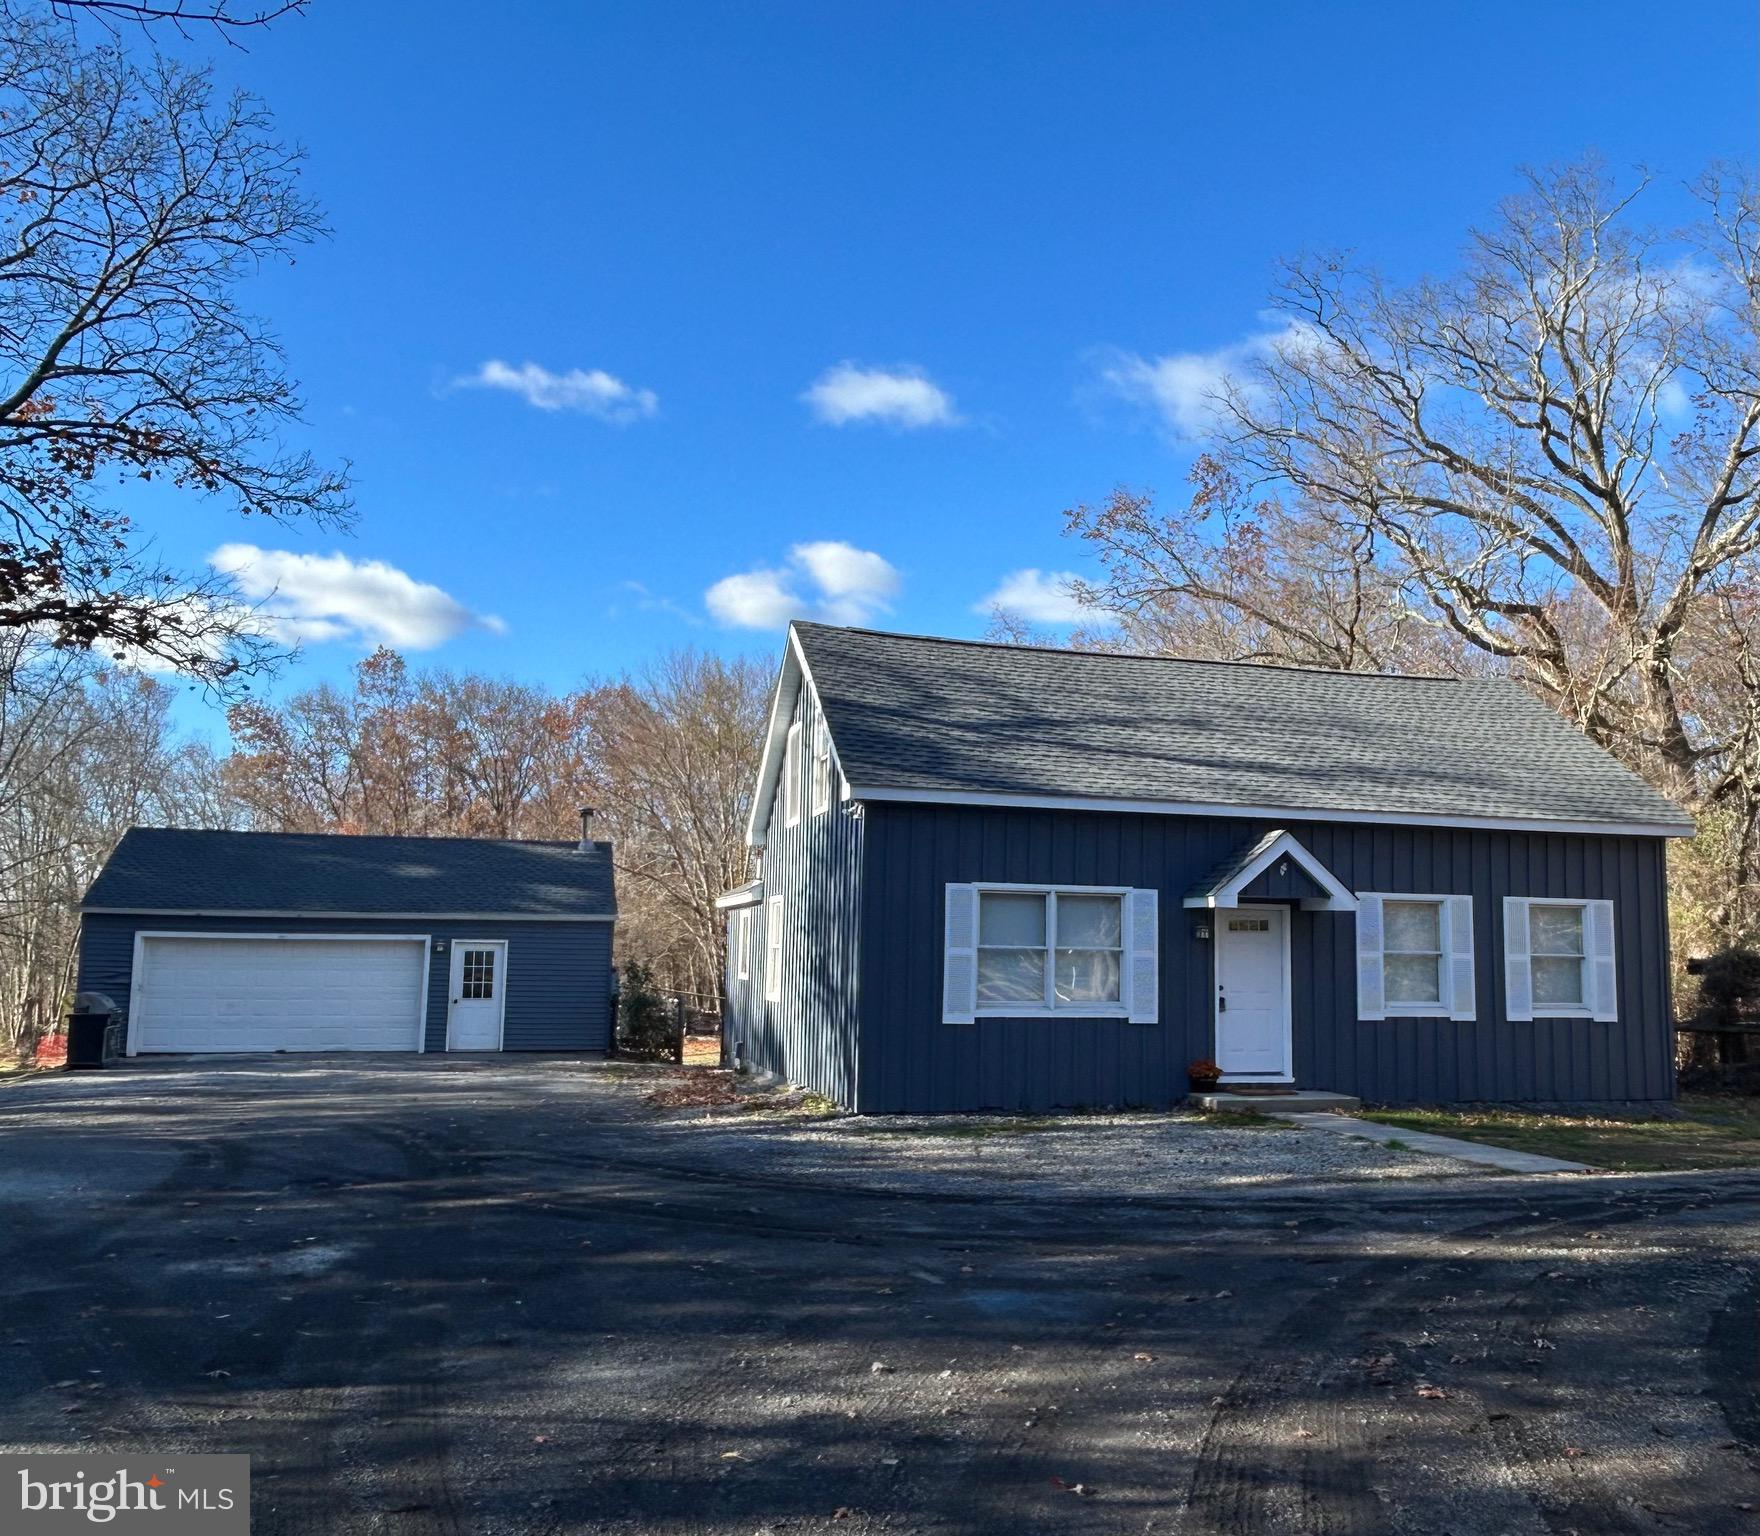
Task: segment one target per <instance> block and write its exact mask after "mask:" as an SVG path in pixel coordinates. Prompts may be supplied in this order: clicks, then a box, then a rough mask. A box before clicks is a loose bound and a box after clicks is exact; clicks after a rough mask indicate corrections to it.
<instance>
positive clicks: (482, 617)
mask: <svg viewBox="0 0 1760 1536" xmlns="http://www.w3.org/2000/svg"><path fill="white" fill-rule="evenodd" d="M208 563H209V564H210V565H211V566H213V567H214V569H215V570H217V571H222V572H224V573H225V574H226V575H229V576H231V577H232V579H233V581H234V582H235V583H236V584H237V586H238V590H239V592H240V593H241V594H242V595H243V596H245V597H247V598H249V599H250V600H252V601H253V602H255V603H258V604H260V610H259V611H260V615H261V618H262V621H263V624H264V628H265V631H266V632H267V633H269V634H272V635H274V636H275V637H276V638H277V639H278V640H282V641H285V642H288V643H290V644H291V643H304V644H309V645H311V644H324V643H327V642H330V641H337V640H346V641H351V642H354V643H356V644H362V645H380V644H384V645H390V646H395V647H397V648H398V649H400V650H409V651H426V650H432V649H433V647H435V646H437V645H439V644H441V643H442V642H443V641H446V640H450V639H452V638H453V637H454V636H455V635H461V634H464V633H465V632H466V631H467V630H472V629H487V630H491V631H493V632H494V633H496V634H500V633H501V632H502V631H504V630H505V629H506V628H507V626H506V625H505V624H504V623H502V621H501V620H500V619H498V618H496V617H494V616H493V615H492V614H483V613H473V612H472V611H471V610H470V609H469V608H467V607H465V605H464V604H463V603H461V602H459V601H458V599H457V598H455V597H453V596H451V595H450V594H449V593H446V592H443V591H442V590H441V589H440V588H439V587H436V586H432V585H430V584H429V583H427V582H425V581H417V580H416V579H415V578H414V577H413V576H410V575H408V574H407V573H405V572H403V571H400V570H398V568H397V567H396V566H394V565H388V564H387V563H386V562H385V561H383V560H351V559H349V557H348V556H347V555H344V554H333V555H302V554H296V553H294V552H293V551H292V550H285V549H259V548H258V547H257V546H256V545H254V544H222V545H221V546H220V547H219V548H218V549H217V550H215V551H214V553H213V554H211V555H210V556H208Z"/></svg>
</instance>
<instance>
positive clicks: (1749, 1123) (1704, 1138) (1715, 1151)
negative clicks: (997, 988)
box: [1361, 1094, 1760, 1173]
mask: <svg viewBox="0 0 1760 1536" xmlns="http://www.w3.org/2000/svg"><path fill="white" fill-rule="evenodd" d="M1677 1108H1678V1110H1679V1114H1678V1116H1673V1117H1664V1116H1655V1117H1652V1118H1640V1117H1633V1118H1631V1119H1616V1118H1613V1117H1609V1116H1599V1115H1543V1114H1526V1113H1523V1112H1521V1111H1519V1110H1501V1109H1474V1110H1443V1109H1371V1110H1364V1111H1362V1113H1361V1118H1362V1119H1364V1120H1378V1121H1380V1122H1381V1124H1383V1125H1396V1126H1399V1127H1400V1128H1401V1129H1403V1130H1408V1131H1431V1132H1434V1133H1435V1134H1436V1135H1438V1136H1458V1137H1459V1138H1460V1139H1461V1140H1462V1141H1482V1142H1487V1143H1489V1144H1490V1145H1492V1146H1497V1147H1512V1148H1514V1149H1515V1150H1516V1151H1518V1152H1538V1153H1540V1154H1542V1155H1543V1156H1546V1157H1562V1158H1568V1159H1570V1160H1571V1161H1573V1162H1578V1163H1588V1164H1589V1165H1590V1167H1592V1168H1606V1169H1610V1170H1612V1171H1615V1172H1623V1173H1665V1172H1669V1171H1671V1170H1675V1169H1690V1168H1750V1167H1760V1099H1749V1098H1725V1097H1720V1096H1717V1095H1713V1094H1686V1095H1683V1096H1682V1097H1681V1099H1680V1102H1679V1104H1678V1105H1677Z"/></svg>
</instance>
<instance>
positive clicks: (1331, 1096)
mask: <svg viewBox="0 0 1760 1536" xmlns="http://www.w3.org/2000/svg"><path fill="white" fill-rule="evenodd" d="M1186 1102H1187V1103H1188V1104H1190V1105H1191V1106H1192V1108H1194V1109H1209V1110H1218V1109H1221V1110H1229V1109H1232V1110H1242V1109H1253V1110H1257V1111H1258V1112H1259V1113H1260V1114H1262V1115H1289V1114H1311V1113H1317V1112H1319V1111H1320V1110H1326V1109H1361V1108H1362V1107H1363V1101H1362V1100H1361V1099H1357V1098H1352V1097H1351V1095H1350V1094H1348V1093H1321V1092H1318V1091H1317V1090H1315V1089H1312V1088H1285V1089H1275V1090H1274V1089H1267V1088H1253V1089H1248V1090H1246V1091H1244V1092H1242V1091H1239V1090H1236V1089H1230V1088H1218V1089H1217V1090H1216V1091H1215V1092H1214V1093H1194V1094H1193V1095H1192V1096H1191V1097H1190V1098H1189V1099H1187V1100H1186Z"/></svg>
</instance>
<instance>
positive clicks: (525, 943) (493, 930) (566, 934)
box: [79, 912, 612, 1051]
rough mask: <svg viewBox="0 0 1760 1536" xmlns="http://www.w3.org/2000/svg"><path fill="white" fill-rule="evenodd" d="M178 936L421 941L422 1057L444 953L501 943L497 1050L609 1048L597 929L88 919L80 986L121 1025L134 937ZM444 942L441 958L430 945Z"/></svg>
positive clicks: (436, 1026) (438, 999)
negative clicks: (469, 943) (114, 1012)
mask: <svg viewBox="0 0 1760 1536" xmlns="http://www.w3.org/2000/svg"><path fill="white" fill-rule="evenodd" d="M142 929H145V930H146V931H148V932H177V933H241V934H248V933H260V934H264V935H268V934H276V933H305V934H320V933H365V934H380V933H383V934H405V935H414V934H426V935H427V936H428V950H429V969H428V996H427V1030H426V1035H425V1039H426V1049H428V1050H430V1051H444V1050H445V1049H446V1013H447V1005H448V1003H449V1001H450V994H449V992H448V987H449V985H450V982H451V970H450V967H451V963H452V945H453V944H454V943H455V942H457V941H458V940H460V939H466V940H468V939H499V940H504V941H505V942H506V944H507V976H506V991H505V994H504V997H505V1006H506V1016H505V1017H506V1023H505V1029H504V1033H503V1042H502V1049H503V1050H507V1051H603V1050H605V1049H607V1048H608V1047H609V1045H610V1043H611V929H612V925H611V924H610V923H606V922H597V923H569V922H557V923H535V922H520V921H519V920H517V919H512V920H507V921H498V922H482V921H477V920H474V919H473V920H470V921H465V922H459V921H456V920H454V919H450V918H448V919H439V918H431V917H407V918H360V919H356V918H324V917H287V918H280V917H278V918H260V917H250V918H245V917H177V916H170V915H165V914H158V913H141V914H138V915H137V914H117V913H106V912H93V913H87V914H86V915H85V916H84V917H83V918H82V920H81V923H80V949H79V988H80V990H81V991H91V992H106V993H108V994H109V995H110V996H111V997H112V998H114V999H115V1001H116V1004H117V1006H118V1007H119V1008H120V1009H121V1010H122V1011H123V1015H124V1016H125V1017H126V1015H127V1011H128V1001H129V992H130V981H131V972H132V969H133V965H134V936H135V934H136V932H138V931H140V930H142ZM439 939H444V940H445V941H446V943H447V948H446V951H445V953H437V952H435V950H434V948H433V946H434V942H435V941H436V940H439Z"/></svg>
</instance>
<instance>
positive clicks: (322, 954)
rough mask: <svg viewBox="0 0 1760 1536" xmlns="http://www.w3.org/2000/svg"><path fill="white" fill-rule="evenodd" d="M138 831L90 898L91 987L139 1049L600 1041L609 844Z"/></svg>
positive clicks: (537, 1047) (605, 1038)
mask: <svg viewBox="0 0 1760 1536" xmlns="http://www.w3.org/2000/svg"><path fill="white" fill-rule="evenodd" d="M590 815H591V813H590V812H587V811H583V812H582V813H581V837H580V840H579V841H578V842H561V841H557V842H528V841H510V840H502V839H494V838H469V837H343V836H331V835H320V834H312V835H307V834H303V833H279V832H206V831H186V830H182V829H175V828H164V827H133V828H130V830H129V831H128V832H127V833H126V834H125V835H124V837H123V839H122V841H121V842H120V843H119V844H118V845H117V848H116V851H115V853H113V854H112V855H111V857H110V859H109V862H108V863H106V864H105V866H104V868H103V870H102V871H101V872H100V873H99V875H98V878H97V879H96V880H94V881H93V882H92V886H91V889H90V890H89V891H87V893H86V897H85V901H84V903H83V905H82V907H81V911H80V952H79V986H80V989H81V990H82V991H94V992H102V993H106V994H108V995H109V996H110V997H111V998H112V999H113V1000H114V1001H115V1002H116V1003H117V1005H118V1006H119V1007H120V1009H121V1010H122V1012H123V1015H124V1020H125V1023H124V1030H123V1041H122V1045H123V1049H124V1050H125V1051H126V1052H127V1054H129V1055H131V1056H135V1055H150V1054H178V1053H185V1052H196V1053H207V1052H220V1053H225V1052H259V1051H265V1052H305V1051H418V1052H420V1051H603V1050H605V1049H607V1048H608V1046H609V1045H610V1042H611V1012H612V1000H611V940H612V930H613V927H614V925H615V923H616V918H617V894H616V889H615V885H614V882H613V878H612V866H611V845H610V844H609V843H602V842H595V841H593V840H592V838H591V837H590V835H589V833H588V820H589V817H590Z"/></svg>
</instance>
